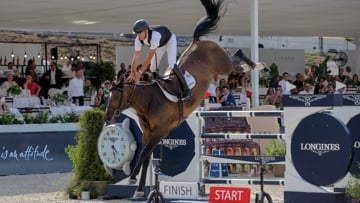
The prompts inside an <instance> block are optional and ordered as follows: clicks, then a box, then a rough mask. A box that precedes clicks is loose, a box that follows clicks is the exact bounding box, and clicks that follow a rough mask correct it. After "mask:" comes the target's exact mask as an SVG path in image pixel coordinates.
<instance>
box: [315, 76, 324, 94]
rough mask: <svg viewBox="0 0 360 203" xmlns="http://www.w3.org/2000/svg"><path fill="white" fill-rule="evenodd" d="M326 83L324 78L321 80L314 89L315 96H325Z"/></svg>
mask: <svg viewBox="0 0 360 203" xmlns="http://www.w3.org/2000/svg"><path fill="white" fill-rule="evenodd" d="M324 81H325V79H324V78H321V77H320V78H319V80H318V82H317V83H316V85H315V88H314V94H324V93H325V92H326V86H325V84H324Z"/></svg>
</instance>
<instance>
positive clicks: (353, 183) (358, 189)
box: [346, 174, 360, 201]
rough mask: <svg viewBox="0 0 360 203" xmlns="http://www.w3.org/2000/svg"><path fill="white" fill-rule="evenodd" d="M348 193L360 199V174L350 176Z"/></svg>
mask: <svg viewBox="0 0 360 203" xmlns="http://www.w3.org/2000/svg"><path fill="white" fill-rule="evenodd" d="M346 193H347V194H348V195H350V197H351V198H353V199H355V200H357V201H360V174H358V175H352V176H351V177H350V179H349V183H348V185H347V187H346Z"/></svg>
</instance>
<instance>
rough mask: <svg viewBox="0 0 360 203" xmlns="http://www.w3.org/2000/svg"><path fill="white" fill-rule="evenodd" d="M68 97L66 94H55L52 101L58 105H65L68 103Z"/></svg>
mask: <svg viewBox="0 0 360 203" xmlns="http://www.w3.org/2000/svg"><path fill="white" fill-rule="evenodd" d="M67 99H68V97H67V95H65V94H60V93H58V94H55V95H54V96H53V97H52V100H53V101H54V102H55V104H56V105H63V104H65V103H66V101H67Z"/></svg>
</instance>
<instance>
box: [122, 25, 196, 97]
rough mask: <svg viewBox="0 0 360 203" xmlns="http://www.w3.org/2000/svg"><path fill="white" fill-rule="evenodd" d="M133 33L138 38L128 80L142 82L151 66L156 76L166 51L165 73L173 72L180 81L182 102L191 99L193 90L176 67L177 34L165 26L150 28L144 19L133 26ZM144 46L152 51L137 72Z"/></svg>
mask: <svg viewBox="0 0 360 203" xmlns="http://www.w3.org/2000/svg"><path fill="white" fill-rule="evenodd" d="M133 31H134V32H135V33H136V35H137V36H136V38H135V43H134V44H135V51H134V56H133V59H132V65H131V74H130V76H129V77H128V80H133V81H134V82H138V81H139V80H140V76H141V75H142V73H143V72H144V71H145V70H146V69H147V68H148V67H149V65H150V71H151V72H152V73H153V75H156V68H157V64H159V63H160V60H161V58H162V57H163V55H164V53H165V51H167V58H168V64H169V66H168V68H167V69H166V71H165V73H169V72H170V71H171V70H173V72H174V74H175V75H176V77H177V78H178V79H179V81H180V84H181V86H182V89H183V92H184V95H183V96H182V98H181V99H182V100H185V99H188V98H189V97H191V90H190V89H189V87H188V86H187V84H186V81H185V78H184V75H183V73H182V71H181V70H180V69H179V68H178V67H177V66H176V49H177V47H176V46H177V41H176V36H175V34H174V33H172V32H171V31H170V30H169V28H167V27H165V26H163V25H158V26H151V27H150V26H149V23H148V22H147V21H146V20H144V19H139V20H137V21H135V23H134V25H133ZM142 45H146V46H149V47H150V49H149V51H148V53H147V56H146V58H145V60H144V63H143V64H142V66H141V68H140V69H139V70H136V68H137V67H138V65H139V60H140V54H141V48H142Z"/></svg>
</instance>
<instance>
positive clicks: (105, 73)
mask: <svg viewBox="0 0 360 203" xmlns="http://www.w3.org/2000/svg"><path fill="white" fill-rule="evenodd" d="M89 75H90V76H95V77H97V78H98V79H99V80H100V82H101V83H102V82H104V81H105V80H111V79H113V78H114V77H115V65H114V63H113V62H111V61H103V60H101V61H100V62H99V63H94V64H92V66H91V68H90V70H89Z"/></svg>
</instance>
